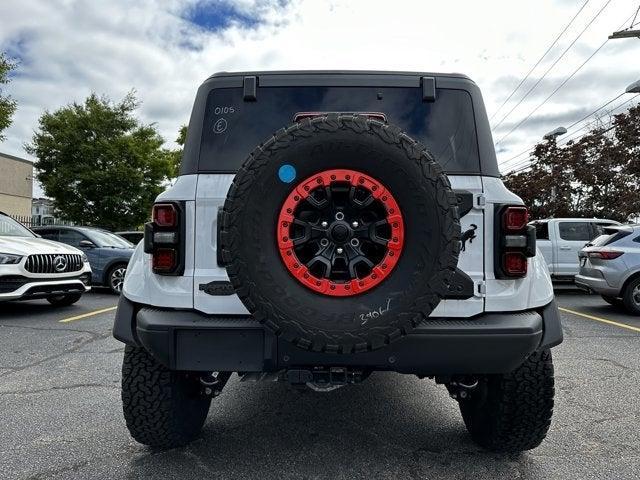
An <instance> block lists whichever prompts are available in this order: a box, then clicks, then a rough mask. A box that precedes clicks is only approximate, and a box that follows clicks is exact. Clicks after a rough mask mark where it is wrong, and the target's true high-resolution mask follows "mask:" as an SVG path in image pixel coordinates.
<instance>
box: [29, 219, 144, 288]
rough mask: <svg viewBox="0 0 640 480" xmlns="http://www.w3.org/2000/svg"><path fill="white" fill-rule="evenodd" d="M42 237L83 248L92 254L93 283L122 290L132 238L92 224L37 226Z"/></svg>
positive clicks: (90, 257)
mask: <svg viewBox="0 0 640 480" xmlns="http://www.w3.org/2000/svg"><path fill="white" fill-rule="evenodd" d="M33 231H34V232H36V233H37V234H38V235H40V236H41V237H42V238H46V239H48V240H55V241H57V242H62V243H66V244H67V245H72V246H74V247H77V248H79V249H81V250H82V251H83V252H84V253H86V254H87V257H89V263H90V264H91V270H92V272H93V274H92V277H91V281H92V283H93V284H94V285H104V286H107V287H109V288H110V289H111V291H112V292H113V293H116V294H120V292H121V291H122V284H123V283H124V276H125V273H126V272H127V264H128V263H129V259H130V258H131V255H132V254H133V249H134V246H133V244H132V243H131V242H129V241H127V240H125V239H124V238H122V237H119V236H118V235H116V234H115V233H111V232H108V231H107V230H102V229H100V228H93V227H58V226H55V227H53V226H49V227H34V228H33Z"/></svg>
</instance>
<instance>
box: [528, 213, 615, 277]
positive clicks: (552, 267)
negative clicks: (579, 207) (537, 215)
mask: <svg viewBox="0 0 640 480" xmlns="http://www.w3.org/2000/svg"><path fill="white" fill-rule="evenodd" d="M529 225H532V226H534V227H535V229H536V239H537V245H538V249H539V250H540V253H542V255H543V256H544V259H545V261H546V262H547V266H548V267H549V272H550V273H551V278H552V279H553V280H554V281H560V282H562V281H569V282H572V281H573V279H574V277H575V276H576V275H577V274H578V269H579V268H580V264H579V259H578V253H579V252H580V250H582V249H583V248H584V247H585V245H586V244H587V243H589V242H590V241H591V240H593V239H594V238H596V237H598V236H600V235H602V232H603V231H604V227H606V226H609V225H620V223H619V222H616V221H615V220H607V219H602V218H547V219H544V220H535V221H533V222H531V223H530V224H529Z"/></svg>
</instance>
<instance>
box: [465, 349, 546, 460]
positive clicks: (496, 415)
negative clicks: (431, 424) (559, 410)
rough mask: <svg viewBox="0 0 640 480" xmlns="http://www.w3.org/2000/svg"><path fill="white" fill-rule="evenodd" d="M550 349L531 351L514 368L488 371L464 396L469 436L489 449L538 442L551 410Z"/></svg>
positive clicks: (505, 449) (516, 448) (515, 447)
mask: <svg viewBox="0 0 640 480" xmlns="http://www.w3.org/2000/svg"><path fill="white" fill-rule="evenodd" d="M553 394H554V386H553V363H552V360H551V352H550V351H549V350H543V351H541V352H534V353H532V354H531V356H530V357H529V358H528V359H527V360H526V361H525V362H524V363H523V364H522V365H521V366H520V367H518V368H517V369H516V370H514V371H513V372H510V373H507V374H504V375H489V376H487V377H486V378H485V379H483V380H481V381H480V382H479V385H478V386H477V387H476V389H474V390H473V391H472V393H471V396H470V397H469V398H467V399H464V400H461V401H460V411H461V412H462V418H463V419H464V423H465V425H466V426H467V430H468V431H469V433H470V434H471V437H472V438H473V440H474V441H475V442H476V443H477V444H478V445H480V446H482V447H483V448H486V449H487V450H490V451H493V452H510V453H515V452H521V451H523V450H530V449H532V448H535V447H537V446H538V445H540V442H542V440H543V439H544V437H545V436H546V435H547V431H548V430H549V426H550V425H551V415H552V413H553Z"/></svg>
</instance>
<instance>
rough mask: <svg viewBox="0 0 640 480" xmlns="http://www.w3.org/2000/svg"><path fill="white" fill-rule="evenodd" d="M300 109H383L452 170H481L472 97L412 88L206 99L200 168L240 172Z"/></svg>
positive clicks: (239, 93)
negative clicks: (432, 96) (427, 94)
mask: <svg viewBox="0 0 640 480" xmlns="http://www.w3.org/2000/svg"><path fill="white" fill-rule="evenodd" d="M300 112H380V113H383V114H384V115H385V116H386V118H387V121H388V122H389V123H391V124H394V125H397V126H399V127H400V128H401V129H402V130H404V131H405V132H407V133H408V134H409V135H410V136H411V137H413V138H415V139H416V140H418V141H420V142H422V143H424V144H425V145H426V146H427V147H428V148H429V150H431V152H432V153H433V154H434V155H435V157H436V159H437V160H438V162H440V165H442V167H443V168H444V169H445V171H447V173H462V174H464V173H467V174H469V173H479V172H480V160H479V154H478V142H477V136H476V127H475V116H474V112H473V105H472V100H471V96H470V95H469V93H468V92H466V91H463V90H453V89H443V88H439V89H438V90H437V94H436V100H435V101H434V102H425V101H423V99H422V89H421V88H417V87H416V88H410V87H265V88H261V89H260V98H259V99H258V100H257V101H256V102H245V101H243V89H242V88H222V89H215V90H213V91H212V92H211V93H210V94H209V97H208V99H207V105H206V112H205V118H204V130H203V135H202V144H201V149H200V165H199V171H201V172H204V171H207V172H214V173H235V172H236V171H238V169H239V168H240V166H241V165H242V162H243V161H244V160H245V159H246V158H247V156H248V155H249V153H250V152H251V151H252V150H253V149H254V148H255V147H256V146H257V145H259V144H260V143H262V142H264V141H265V140H266V139H268V138H269V137H270V136H271V135H272V134H273V132H275V131H277V130H279V129H280V128H282V127H285V126H287V125H290V124H291V123H292V122H293V119H294V115H295V114H296V113H300Z"/></svg>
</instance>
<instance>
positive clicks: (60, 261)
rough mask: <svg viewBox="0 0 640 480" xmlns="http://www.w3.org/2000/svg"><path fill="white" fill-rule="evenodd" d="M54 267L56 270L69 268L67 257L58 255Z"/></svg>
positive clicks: (54, 260)
mask: <svg viewBox="0 0 640 480" xmlns="http://www.w3.org/2000/svg"><path fill="white" fill-rule="evenodd" d="M53 268H55V270H56V272H64V269H65V268H67V259H66V258H64V257H62V256H60V255H58V256H57V257H55V258H54V259H53Z"/></svg>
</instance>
